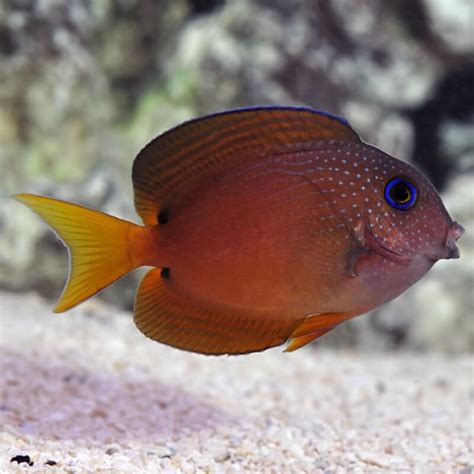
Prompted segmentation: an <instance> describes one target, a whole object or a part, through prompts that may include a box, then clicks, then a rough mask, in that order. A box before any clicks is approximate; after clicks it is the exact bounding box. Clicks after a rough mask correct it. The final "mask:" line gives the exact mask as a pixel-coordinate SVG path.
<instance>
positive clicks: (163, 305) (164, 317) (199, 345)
mask: <svg viewBox="0 0 474 474" xmlns="http://www.w3.org/2000/svg"><path fill="white" fill-rule="evenodd" d="M134 313H135V314H134V319H135V324H136V325H137V327H138V329H140V331H141V332H142V333H143V334H145V336H147V337H149V338H151V339H154V340H155V341H158V342H161V343H163V344H168V345H170V346H173V347H177V348H179V349H184V350H187V351H192V352H198V353H201V354H215V355H218V354H244V353H249V352H255V351H262V350H264V349H267V348H269V347H274V346H278V345H280V344H283V343H284V342H285V341H286V340H287V339H288V337H289V335H290V334H291V332H292V331H293V330H294V328H295V324H296V322H295V321H294V319H285V318H283V317H277V316H275V315H271V314H269V313H258V312H250V313H249V312H247V311H243V310H239V309H237V308H228V307H219V306H217V305H215V304H212V303H206V302H205V301H201V300H196V299H193V298H192V297H191V296H189V295H184V294H182V293H180V292H178V291H177V289H176V287H175V284H174V282H173V269H172V268H171V269H169V270H167V271H166V272H165V273H163V271H160V270H159V269H154V270H150V271H149V272H148V273H147V274H146V275H145V277H144V278H143V280H142V282H141V283H140V288H139V290H138V293H137V297H136V300H135V311H134Z"/></svg>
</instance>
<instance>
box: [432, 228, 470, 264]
mask: <svg viewBox="0 0 474 474" xmlns="http://www.w3.org/2000/svg"><path fill="white" fill-rule="evenodd" d="M464 232H465V229H464V227H463V226H462V225H460V224H458V223H457V222H451V224H450V225H449V227H448V233H447V234H446V240H445V243H444V247H443V249H442V250H441V251H440V252H438V253H436V254H433V255H426V256H427V257H428V258H431V259H433V260H440V259H446V260H449V259H451V258H459V256H460V255H459V249H458V246H457V245H456V242H457V241H458V240H459V238H460V237H461V236H462V235H463V234H464Z"/></svg>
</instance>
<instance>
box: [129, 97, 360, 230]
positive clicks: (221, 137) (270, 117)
mask: <svg viewBox="0 0 474 474" xmlns="http://www.w3.org/2000/svg"><path fill="white" fill-rule="evenodd" d="M330 140H336V141H337V142H341V141H342V142H360V138H359V136H358V135H357V133H356V132H355V131H354V130H353V129H352V128H351V127H350V125H349V124H348V122H347V121H345V120H344V119H342V118H339V117H336V116H334V115H331V114H328V113H326V112H319V111H316V110H313V109H310V108H304V107H276V106H274V107H255V108H247V109H237V110H231V111H228V112H221V113H218V114H214V115H208V116H205V117H201V118H197V119H194V120H190V121H189V122H185V123H183V124H182V125H179V126H177V127H176V128H173V129H171V130H169V131H167V132H165V133H163V134H162V135H160V136H158V137H157V138H155V139H154V140H152V141H151V142H150V143H149V144H148V145H146V146H145V148H143V149H142V150H141V151H140V153H139V154H138V156H137V157H136V159H135V162H134V164H133V173H132V176H133V186H134V191H135V208H136V210H137V212H138V214H139V215H140V217H141V218H142V219H143V222H144V223H145V224H148V225H153V224H156V223H157V221H158V212H159V211H160V210H162V209H164V208H168V207H169V206H170V203H171V201H172V199H173V197H174V196H176V195H177V194H178V191H179V189H186V186H187V185H189V184H190V183H191V182H194V181H193V180H197V179H199V178H200V177H203V176H204V174H206V175H210V174H211V173H213V172H214V173H215V172H216V171H217V170H218V169H219V167H220V166H223V165H225V166H228V165H229V164H235V163H239V162H243V161H245V160H251V159H255V158H258V157H264V156H268V155H270V154H272V153H275V152H284V151H285V150H288V151H290V150H295V151H296V150H302V149H314V148H317V147H318V146H319V147H321V146H330V144H329V142H330Z"/></svg>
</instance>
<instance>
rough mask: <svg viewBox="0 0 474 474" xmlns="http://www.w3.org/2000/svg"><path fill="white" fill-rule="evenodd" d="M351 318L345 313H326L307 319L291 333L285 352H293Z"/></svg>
mask: <svg viewBox="0 0 474 474" xmlns="http://www.w3.org/2000/svg"><path fill="white" fill-rule="evenodd" d="M349 317H350V316H349V315H347V314H345V313H324V314H315V315H312V316H308V317H306V318H305V319H304V320H303V321H302V323H301V324H300V325H299V326H298V327H297V328H296V329H295V330H294V331H293V332H292V333H291V335H290V342H289V343H288V345H287V347H286V349H285V352H293V351H296V350H297V349H299V348H300V347H303V346H305V345H306V344H309V343H310V342H311V341H314V340H315V339H317V338H318V337H321V336H323V335H324V334H326V333H327V332H329V331H330V330H331V329H334V328H335V327H336V326H337V325H338V324H339V323H341V322H342V321H344V320H346V319H348V318H349Z"/></svg>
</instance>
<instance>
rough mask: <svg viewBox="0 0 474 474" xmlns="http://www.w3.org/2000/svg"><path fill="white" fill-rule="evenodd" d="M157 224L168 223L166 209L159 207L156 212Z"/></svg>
mask: <svg viewBox="0 0 474 474" xmlns="http://www.w3.org/2000/svg"><path fill="white" fill-rule="evenodd" d="M158 224H160V225H165V224H168V211H167V210H166V209H161V210H160V212H159V213H158Z"/></svg>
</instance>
